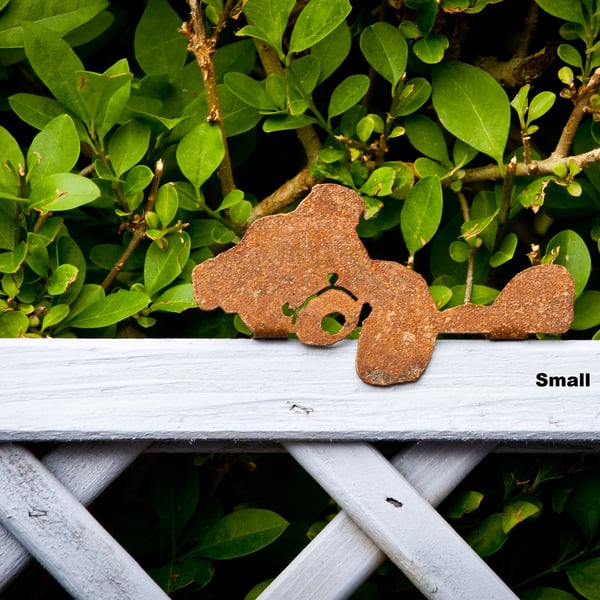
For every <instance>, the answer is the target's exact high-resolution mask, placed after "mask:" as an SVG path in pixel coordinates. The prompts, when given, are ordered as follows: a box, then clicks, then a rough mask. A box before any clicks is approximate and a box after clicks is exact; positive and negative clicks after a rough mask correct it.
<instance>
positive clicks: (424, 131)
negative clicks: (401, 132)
mask: <svg viewBox="0 0 600 600" xmlns="http://www.w3.org/2000/svg"><path fill="white" fill-rule="evenodd" d="M404 127H405V128H406V135H407V136H408V139H409V141H410V143H411V144H412V145H413V146H414V147H415V148H416V149H417V150H418V151H419V152H421V153H422V154H424V155H425V156H428V157H429V158H433V159H434V160H437V161H439V162H441V163H442V164H444V165H446V166H448V165H450V157H449V156H448V148H447V146H446V139H445V137H444V134H443V132H442V130H441V129H440V127H439V126H438V125H437V123H434V122H433V121H432V120H431V119H430V118H429V117H426V116H425V115H422V114H416V115H410V116H408V117H406V119H404Z"/></svg>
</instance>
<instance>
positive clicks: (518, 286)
mask: <svg viewBox="0 0 600 600" xmlns="http://www.w3.org/2000/svg"><path fill="white" fill-rule="evenodd" d="M362 210H363V201H362V199H361V198H360V196H359V195H358V194H356V193H355V192H353V191H352V190H350V189H347V188H344V187H341V186H339V185H334V184H323V185H317V186H315V187H314V188H313V190H312V192H311V193H310V194H309V195H308V196H307V197H306V198H305V199H304V200H303V201H302V202H301V203H300V205H299V206H298V208H297V209H296V210H295V211H293V212H291V213H289V214H280V215H273V216H269V217H264V218H263V219H260V220H258V221H256V222H254V223H253V224H252V225H251V226H250V227H249V229H248V231H247V232H246V234H245V235H244V237H243V239H242V240H241V242H240V243H239V244H238V245H237V246H235V247H234V248H231V249H230V250H228V251H226V252H224V253H222V254H220V255H218V256H216V257H215V258H212V259H209V260H207V261H205V262H204V263H202V264H200V265H198V266H197V267H196V268H195V269H194V274H193V279H194V295H195V298H196V301H197V302H198V305H199V306H200V308H202V309H205V310H212V309H215V308H217V307H221V308H222V309H223V310H225V311H226V312H235V313H238V314H239V316H240V317H241V319H242V320H243V321H244V323H246V325H247V326H248V327H249V328H250V329H251V330H252V331H253V333H254V335H255V336H256V337H261V338H285V337H287V336H288V335H289V334H291V333H295V334H296V335H297V336H298V339H299V340H300V341H301V342H303V343H305V344H310V345H316V346H328V345H331V344H334V343H335V342H337V341H339V340H341V339H343V338H345V337H346V336H348V335H349V334H350V333H351V332H352V331H353V330H354V329H355V328H356V327H357V325H358V324H359V322H360V321H361V319H362V327H361V330H360V336H359V340H358V351H357V357H356V370H357V372H358V375H359V376H360V378H361V379H362V380H363V381H365V382H367V383H370V384H374V385H391V384H395V383H402V382H410V381H414V380H416V379H418V378H419V377H420V376H421V374H422V373H423V371H424V370H425V369H426V367H427V364H428V363H429V360H430V358H431V355H432V353H433V349H434V345H435V340H436V337H437V336H438V334H439V333H476V334H488V335H489V336H490V337H491V338H494V339H521V338H524V337H526V336H527V335H528V334H531V333H557V334H558V333H564V332H565V331H567V330H568V328H569V326H570V324H571V321H572V319H573V301H574V284H573V279H572V277H571V275H570V274H569V272H568V271H567V270H566V269H565V268H564V267H562V266H560V265H538V266H534V267H530V268H529V269H526V270H524V271H522V272H521V273H519V274H518V275H516V276H515V277H514V278H513V279H512V280H511V281H509V283H508V284H507V285H506V287H505V288H504V289H503V290H502V291H501V292H500V294H499V295H498V297H497V298H496V300H495V301H494V303H493V304H492V305H491V306H482V305H475V304H464V305H461V306H456V307H454V308H450V309H448V310H444V311H439V310H438V309H437V308H436V306H435V303H434V301H433V298H432V297H431V294H430V293H429V289H428V287H427V283H426V282H425V280H424V279H423V277H421V276H420V275H419V274H418V273H415V272H414V271H413V270H411V269H409V268H407V267H405V266H403V265H401V264H399V263H395V262H390V261H382V260H372V259H371V258H369V255H368V253H367V250H366V248H365V247H364V245H363V244H362V242H361V240H360V238H359V237H358V234H357V233H356V226H357V224H358V221H359V218H360V216H361V213H362ZM330 314H339V315H342V320H343V325H342V327H341V329H340V331H339V332H337V333H335V334H330V333H328V332H327V331H325V330H324V329H323V327H322V321H323V318H324V317H325V316H327V315H330ZM365 314H368V316H366V317H365Z"/></svg>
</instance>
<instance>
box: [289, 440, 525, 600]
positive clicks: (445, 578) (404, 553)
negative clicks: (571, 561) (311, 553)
mask: <svg viewBox="0 0 600 600" xmlns="http://www.w3.org/2000/svg"><path fill="white" fill-rule="evenodd" d="M286 447H287V449H288V451H289V452H290V453H291V454H292V455H293V456H294V458H295V459H296V460H297V461H298V462H299V463H300V464H301V465H302V466H303V467H304V468H305V469H306V470H307V471H308V472H309V473H310V475H311V476H312V477H313V479H315V480H316V481H317V482H319V483H320V484H321V486H322V487H323V489H324V490H326V491H327V492H328V493H329V494H330V495H331V496H332V497H333V498H334V499H335V500H336V501H337V503H338V504H339V505H340V506H341V507H342V508H343V509H344V511H346V512H347V514H348V516H349V517H350V518H351V519H352V520H353V521H354V523H356V525H358V526H359V527H360V528H361V529H362V530H363V531H364V532H365V533H366V534H367V535H368V536H369V537H370V538H371V540H373V541H374V542H375V543H376V544H377V545H378V546H379V548H381V550H383V552H385V554H386V555H387V556H388V557H389V559H390V560H391V561H392V562H393V563H394V564H396V565H397V566H398V567H399V568H400V569H402V571H403V572H404V574H405V575H406V576H407V577H408V578H409V579H410V580H411V581H412V582H413V583H414V584H415V586H416V587H417V588H418V589H419V590H420V591H421V593H422V594H423V595H424V596H425V597H426V598H429V599H431V600H438V599H441V600H481V598H483V597H485V598H486V599H487V600H511V599H516V596H515V595H514V594H513V593H512V592H511V590H510V589H509V588H508V587H507V586H506V584H504V582H503V581H502V580H501V579H500V578H499V577H498V576H497V575H496V574H495V573H494V572H493V571H492V570H491V569H490V568H489V567H488V565H487V564H486V563H485V562H484V561H483V560H482V559H480V558H479V556H477V554H476V553H475V552H474V551H473V550H472V549H471V547H470V546H469V545H468V544H467V543H466V542H465V541H464V540H463V539H462V538H461V537H460V536H459V535H458V534H457V533H456V532H455V531H454V529H452V528H451V527H450V525H448V523H447V522H446V521H444V519H443V518H442V517H441V516H440V515H439V514H438V513H437V512H436V511H435V509H434V508H433V507H432V506H431V505H430V504H429V503H428V502H427V501H426V500H424V499H423V498H422V497H421V496H420V495H419V493H418V492H417V491H415V489H414V488H413V487H412V486H411V485H410V484H409V483H408V482H407V481H406V479H405V478H404V477H402V476H401V475H400V473H398V471H396V470H395V469H394V467H393V466H392V465H391V464H390V463H389V462H388V461H387V460H386V459H385V458H384V457H383V456H382V455H381V454H379V452H377V450H375V449H374V448H373V447H372V446H370V445H369V444H363V443H358V442H356V443H351V442H348V443H343V442H342V443H335V444H331V443H329V444H328V443H324V442H321V443H313V444H305V443H302V442H291V443H287V444H286Z"/></svg>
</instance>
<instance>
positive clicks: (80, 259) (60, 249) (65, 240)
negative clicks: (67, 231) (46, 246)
mask: <svg viewBox="0 0 600 600" xmlns="http://www.w3.org/2000/svg"><path fill="white" fill-rule="evenodd" d="M56 260H57V262H58V264H61V265H62V264H68V265H73V266H75V267H76V268H77V269H78V271H79V275H78V276H77V279H76V280H75V281H74V282H72V283H71V284H70V285H69V288H68V289H67V291H66V293H65V294H62V295H61V296H60V298H58V301H59V302H63V303H65V304H71V303H72V302H73V301H74V300H75V299H76V298H77V297H78V296H79V293H80V292H81V289H82V288H83V284H84V281H85V276H86V273H87V262H86V259H85V256H84V255H83V252H82V251H81V249H80V248H79V246H78V245H77V243H76V242H75V240H74V239H73V238H71V237H69V236H68V235H63V236H61V237H59V238H58V240H57V242H56Z"/></svg>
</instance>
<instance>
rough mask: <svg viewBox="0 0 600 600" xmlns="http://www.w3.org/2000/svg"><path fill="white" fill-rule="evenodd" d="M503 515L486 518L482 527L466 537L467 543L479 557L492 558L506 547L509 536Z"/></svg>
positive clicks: (479, 526)
mask: <svg viewBox="0 0 600 600" xmlns="http://www.w3.org/2000/svg"><path fill="white" fill-rule="evenodd" d="M503 525H504V519H503V516H502V515H501V514H493V515H490V516H489V517H486V518H485V519H484V520H483V521H482V523H481V524H480V525H478V526H477V527H476V528H475V529H474V530H473V531H470V532H469V533H467V535H466V536H465V539H466V541H467V542H468V543H469V544H470V545H471V547H472V548H473V550H475V552H477V554H479V556H490V555H491V554H494V553H495V552H497V551H498V550H500V548H501V547H502V546H503V545H504V542H506V540H507V539H508V535H507V534H506V532H505V531H504V527H503Z"/></svg>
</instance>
